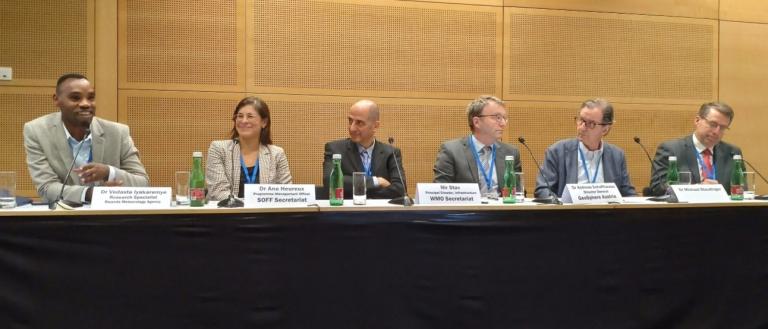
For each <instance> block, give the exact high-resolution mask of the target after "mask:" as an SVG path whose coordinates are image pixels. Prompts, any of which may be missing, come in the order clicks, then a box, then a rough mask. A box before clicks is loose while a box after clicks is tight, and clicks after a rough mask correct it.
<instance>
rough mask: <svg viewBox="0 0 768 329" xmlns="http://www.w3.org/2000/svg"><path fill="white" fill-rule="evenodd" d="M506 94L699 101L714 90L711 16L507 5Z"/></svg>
mask: <svg viewBox="0 0 768 329" xmlns="http://www.w3.org/2000/svg"><path fill="white" fill-rule="evenodd" d="M504 10H505V26H506V33H505V36H504V37H505V39H506V40H507V42H506V43H505V44H504V53H505V55H504V58H505V61H504V75H505V76H504V97H505V99H519V100H551V101H579V100H583V99H584V98H588V97H594V96H602V97H608V98H611V99H612V100H614V101H621V102H627V103H661V104H698V103H702V102H703V101H706V100H711V99H713V98H716V96H717V54H718V50H717V46H718V42H717V31H718V30H717V25H716V24H717V22H716V21H712V20H703V19H690V18H666V17H649V16H639V15H626V14H604V13H587V12H570V11H559V10H538V9H519V8H505V9H504Z"/></svg>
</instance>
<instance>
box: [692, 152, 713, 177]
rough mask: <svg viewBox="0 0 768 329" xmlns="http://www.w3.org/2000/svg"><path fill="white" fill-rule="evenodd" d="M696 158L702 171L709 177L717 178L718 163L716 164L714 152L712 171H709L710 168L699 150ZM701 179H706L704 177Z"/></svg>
mask: <svg viewBox="0 0 768 329" xmlns="http://www.w3.org/2000/svg"><path fill="white" fill-rule="evenodd" d="M696 160H698V161H699V166H701V171H702V172H703V173H704V174H705V175H706V176H707V177H706V178H707V179H711V180H717V178H716V177H717V165H715V155H714V154H712V171H709V168H707V165H706V164H705V163H704V159H703V158H702V157H701V154H700V153H699V152H698V151H697V152H696ZM701 180H704V177H702V178H701Z"/></svg>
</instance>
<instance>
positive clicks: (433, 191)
mask: <svg viewBox="0 0 768 329" xmlns="http://www.w3.org/2000/svg"><path fill="white" fill-rule="evenodd" d="M416 203H418V204H480V186H478V185H477V184H474V183H418V184H416Z"/></svg>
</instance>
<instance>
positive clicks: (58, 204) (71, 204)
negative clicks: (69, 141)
mask: <svg viewBox="0 0 768 329" xmlns="http://www.w3.org/2000/svg"><path fill="white" fill-rule="evenodd" d="M90 134H91V129H90V128H85V134H84V135H83V139H81V140H80V142H78V143H77V147H76V148H75V155H74V156H73V157H72V163H71V164H70V165H69V171H67V176H65V177H64V180H63V181H62V182H61V189H60V190H59V195H58V196H57V197H56V200H53V201H51V202H50V203H48V209H50V210H56V209H65V210H72V209H75V208H79V207H82V206H83V204H82V203H80V202H75V201H69V200H64V187H66V186H67V181H68V180H69V177H71V176H72V169H75V161H77V156H78V155H80V149H82V148H83V144H85V140H86V139H88V136H89V135H90Z"/></svg>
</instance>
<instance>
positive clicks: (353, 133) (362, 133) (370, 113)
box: [347, 99, 379, 147]
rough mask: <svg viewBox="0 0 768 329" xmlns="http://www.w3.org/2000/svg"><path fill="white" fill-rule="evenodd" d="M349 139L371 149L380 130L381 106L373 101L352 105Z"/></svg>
mask: <svg viewBox="0 0 768 329" xmlns="http://www.w3.org/2000/svg"><path fill="white" fill-rule="evenodd" d="M347 119H348V120H349V126H348V128H349V137H350V139H352V141H353V142H355V143H358V144H360V145H362V146H364V147H369V146H370V145H371V144H372V143H373V141H374V139H375V137H374V135H375V134H376V130H378V129H379V106H378V105H376V103H374V102H373V101H371V100H368V99H363V100H360V101H357V102H356V103H355V104H352V107H350V108H349V114H348V115H347Z"/></svg>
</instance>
